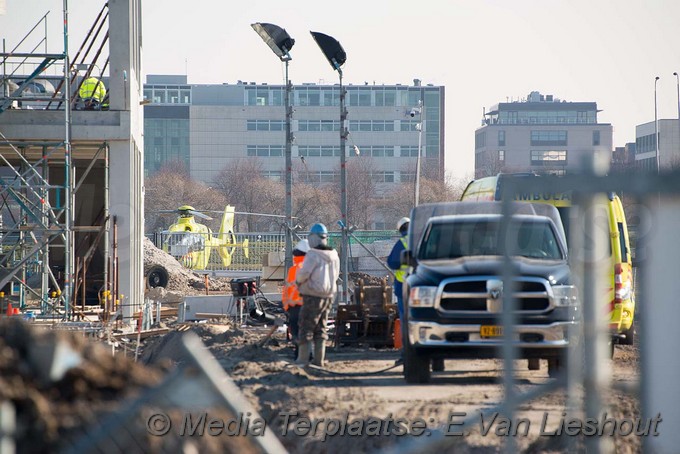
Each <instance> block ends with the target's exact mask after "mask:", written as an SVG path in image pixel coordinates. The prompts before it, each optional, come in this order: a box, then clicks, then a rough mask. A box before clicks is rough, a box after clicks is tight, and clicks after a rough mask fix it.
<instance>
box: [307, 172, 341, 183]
mask: <svg viewBox="0 0 680 454" xmlns="http://www.w3.org/2000/svg"><path fill="white" fill-rule="evenodd" d="M300 179H301V180H302V181H304V182H305V183H335V182H337V181H340V173H339V172H334V171H326V170H322V171H313V172H300Z"/></svg>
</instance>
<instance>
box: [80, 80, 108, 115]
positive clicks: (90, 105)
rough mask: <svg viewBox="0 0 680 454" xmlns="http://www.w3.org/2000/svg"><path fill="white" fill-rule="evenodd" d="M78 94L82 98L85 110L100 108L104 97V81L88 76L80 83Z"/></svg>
mask: <svg viewBox="0 0 680 454" xmlns="http://www.w3.org/2000/svg"><path fill="white" fill-rule="evenodd" d="M78 95H79V96H80V99H82V100H83V105H84V109H85V110H101V108H102V103H103V102H104V98H106V87H105V86H104V82H102V81H101V80H99V79H97V78H96V77H88V78H87V79H85V80H84V81H83V83H82V84H81V85H80V90H79V91H78Z"/></svg>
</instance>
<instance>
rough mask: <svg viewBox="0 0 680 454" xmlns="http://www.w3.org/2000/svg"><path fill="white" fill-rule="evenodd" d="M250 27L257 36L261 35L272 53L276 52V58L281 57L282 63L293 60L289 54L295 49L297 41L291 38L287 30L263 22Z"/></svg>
mask: <svg viewBox="0 0 680 454" xmlns="http://www.w3.org/2000/svg"><path fill="white" fill-rule="evenodd" d="M250 26H251V27H253V30H255V31H256V32H257V34H258V35H260V38H262V40H263V41H264V42H265V43H267V45H268V46H269V47H270V48H271V50H272V51H274V53H275V54H276V56H277V57H279V58H280V59H281V61H286V60H290V59H291V56H290V55H289V52H290V50H291V49H292V48H293V44H295V40H294V39H293V38H291V37H290V35H289V34H288V33H287V32H286V30H285V29H283V28H281V27H279V26H278V25H274V24H267V23H262V22H256V23H254V24H250Z"/></svg>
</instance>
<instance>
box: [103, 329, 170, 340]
mask: <svg viewBox="0 0 680 454" xmlns="http://www.w3.org/2000/svg"><path fill="white" fill-rule="evenodd" d="M169 332H170V329H169V328H157V329H148V330H145V331H142V332H141V333H138V332H137V331H134V332H129V333H117V334H113V338H114V339H122V338H124V337H127V338H130V339H135V338H137V336H139V338H140V339H144V338H147V337H151V336H158V335H160V334H167V333H169Z"/></svg>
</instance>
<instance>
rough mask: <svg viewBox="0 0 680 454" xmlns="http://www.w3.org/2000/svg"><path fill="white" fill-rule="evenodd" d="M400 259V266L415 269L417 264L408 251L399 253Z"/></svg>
mask: <svg viewBox="0 0 680 454" xmlns="http://www.w3.org/2000/svg"><path fill="white" fill-rule="evenodd" d="M400 259H401V264H402V265H406V266H411V267H414V268H415V266H416V264H417V262H416V259H415V258H414V257H413V254H412V252H411V251H410V250H409V249H404V250H403V251H401V256H400Z"/></svg>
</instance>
